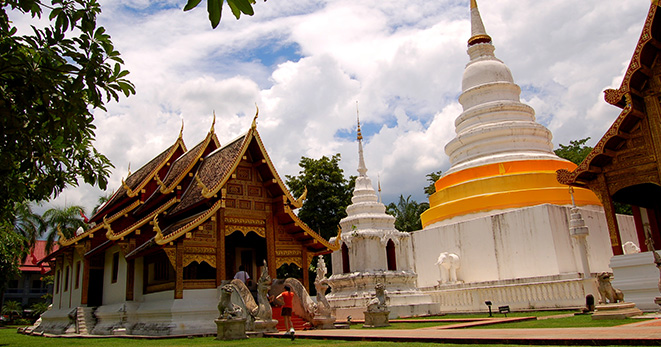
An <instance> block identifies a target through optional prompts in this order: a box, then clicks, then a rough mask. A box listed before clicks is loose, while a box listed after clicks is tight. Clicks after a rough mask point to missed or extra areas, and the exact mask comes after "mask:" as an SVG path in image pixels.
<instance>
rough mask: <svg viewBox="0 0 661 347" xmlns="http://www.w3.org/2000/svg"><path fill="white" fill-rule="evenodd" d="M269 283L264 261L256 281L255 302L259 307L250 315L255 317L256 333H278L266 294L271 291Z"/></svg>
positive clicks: (267, 269)
mask: <svg viewBox="0 0 661 347" xmlns="http://www.w3.org/2000/svg"><path fill="white" fill-rule="evenodd" d="M271 282H272V280H271V276H269V268H268V266H267V265H266V260H264V266H263V267H262V274H261V276H259V280H258V281H257V300H258V301H259V305H258V307H257V308H256V309H255V310H253V312H252V315H253V316H254V317H255V331H257V332H277V331H278V330H277V329H276V328H275V326H276V325H277V324H278V321H277V320H274V319H273V311H272V310H271V304H270V303H269V298H268V292H269V290H271Z"/></svg>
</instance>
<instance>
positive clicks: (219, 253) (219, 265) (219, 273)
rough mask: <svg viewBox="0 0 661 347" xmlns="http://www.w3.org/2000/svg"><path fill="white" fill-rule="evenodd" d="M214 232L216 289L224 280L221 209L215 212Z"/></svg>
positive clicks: (222, 215) (222, 218)
mask: <svg viewBox="0 0 661 347" xmlns="http://www.w3.org/2000/svg"><path fill="white" fill-rule="evenodd" d="M213 228H214V232H215V233H216V287H220V284H221V283H222V281H223V280H224V279H225V266H226V265H225V209H224V208H221V209H219V210H218V212H216V221H215V222H214V226H213Z"/></svg>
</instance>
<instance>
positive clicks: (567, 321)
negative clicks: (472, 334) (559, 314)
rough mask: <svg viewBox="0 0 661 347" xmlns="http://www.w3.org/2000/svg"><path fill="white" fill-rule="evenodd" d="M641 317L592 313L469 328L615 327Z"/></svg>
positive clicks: (636, 320)
mask: <svg viewBox="0 0 661 347" xmlns="http://www.w3.org/2000/svg"><path fill="white" fill-rule="evenodd" d="M640 321H641V319H638V318H636V319H631V318H627V319H597V320H593V319H592V316H590V315H579V316H572V317H565V318H553V319H542V320H527V321H521V322H511V323H501V324H490V325H482V326H476V327H472V328H469V329H532V328H534V329H544V328H598V327H614V326H618V325H623V324H629V323H634V322H640Z"/></svg>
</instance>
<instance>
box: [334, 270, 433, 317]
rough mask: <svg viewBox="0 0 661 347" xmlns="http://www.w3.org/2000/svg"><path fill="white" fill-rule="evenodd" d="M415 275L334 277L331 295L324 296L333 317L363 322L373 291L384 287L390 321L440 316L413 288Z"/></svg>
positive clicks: (370, 273) (376, 273)
mask: <svg viewBox="0 0 661 347" xmlns="http://www.w3.org/2000/svg"><path fill="white" fill-rule="evenodd" d="M416 277H417V275H416V274H415V273H413V272H411V271H366V272H352V273H346V274H335V275H333V276H331V277H330V278H329V279H328V283H329V284H330V286H331V288H332V293H331V294H329V295H327V296H326V299H328V302H329V303H330V305H331V307H332V308H333V311H334V315H335V317H338V319H339V320H345V319H346V318H347V317H348V316H351V319H352V320H356V319H358V320H362V319H364V317H363V312H364V311H365V310H366V309H367V304H368V303H369V301H370V300H371V299H372V298H374V296H375V290H374V287H375V286H376V284H377V283H383V284H384V285H385V288H386V296H387V297H388V301H387V304H388V309H389V310H390V315H389V318H390V319H395V318H398V317H415V316H427V315H435V314H439V313H440V312H441V310H440V306H439V304H438V303H435V302H434V301H433V300H432V298H431V296H430V295H429V294H427V293H423V292H421V291H420V290H418V288H417V287H416Z"/></svg>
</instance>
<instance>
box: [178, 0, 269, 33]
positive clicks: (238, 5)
mask: <svg viewBox="0 0 661 347" xmlns="http://www.w3.org/2000/svg"><path fill="white" fill-rule="evenodd" d="M201 1H202V0H188V2H187V3H186V6H184V11H190V10H192V9H194V8H195V7H197V5H199V4H200V2H201ZM225 1H227V6H229V7H230V10H231V11H232V14H233V15H234V17H236V19H239V18H240V17H241V14H246V15H249V16H252V15H253V14H255V11H254V10H253V8H252V5H253V4H254V3H255V2H256V1H255V0H207V13H208V14H209V22H211V27H212V28H214V29H215V28H216V27H217V26H218V24H219V23H220V18H221V16H222V13H223V3H224V2H225ZM264 2H266V0H264Z"/></svg>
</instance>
